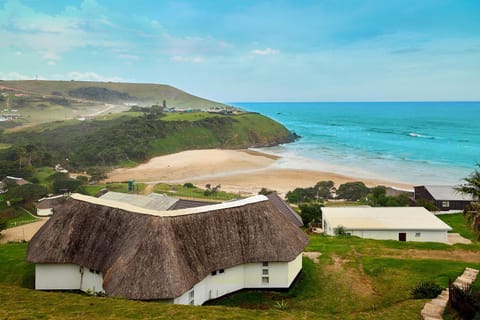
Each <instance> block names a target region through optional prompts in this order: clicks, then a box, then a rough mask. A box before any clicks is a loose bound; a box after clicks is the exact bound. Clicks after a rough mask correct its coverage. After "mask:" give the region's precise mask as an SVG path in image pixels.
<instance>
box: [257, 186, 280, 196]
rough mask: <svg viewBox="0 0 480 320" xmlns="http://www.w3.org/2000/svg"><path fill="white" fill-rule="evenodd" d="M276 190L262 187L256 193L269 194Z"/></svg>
mask: <svg viewBox="0 0 480 320" xmlns="http://www.w3.org/2000/svg"><path fill="white" fill-rule="evenodd" d="M276 192H277V191H275V190H270V189H268V188H265V187H264V188H262V189H260V191H259V192H258V194H263V195H264V196H268V195H269V194H271V193H276Z"/></svg>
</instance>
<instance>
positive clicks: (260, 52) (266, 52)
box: [250, 48, 280, 56]
mask: <svg viewBox="0 0 480 320" xmlns="http://www.w3.org/2000/svg"><path fill="white" fill-rule="evenodd" d="M250 52H251V53H253V54H256V55H260V56H268V55H272V54H278V53H280V51H278V50H276V49H272V48H265V49H254V50H252V51H250Z"/></svg>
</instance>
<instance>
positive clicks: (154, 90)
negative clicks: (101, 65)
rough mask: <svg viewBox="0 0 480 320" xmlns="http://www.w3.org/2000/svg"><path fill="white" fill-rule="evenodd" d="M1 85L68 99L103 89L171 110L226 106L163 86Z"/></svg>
mask: <svg viewBox="0 0 480 320" xmlns="http://www.w3.org/2000/svg"><path fill="white" fill-rule="evenodd" d="M0 86H7V87H12V88H16V89H20V90H25V91H28V92H33V93H36V94H39V95H50V94H51V93H52V92H54V91H57V92H60V93H62V94H64V95H65V96H68V91H70V90H73V89H78V88H82V87H100V88H107V89H110V90H115V91H120V92H125V93H128V94H129V95H130V96H132V97H136V98H139V99H140V100H142V101H145V102H146V103H147V102H148V103H152V104H153V103H160V104H161V103H162V102H163V100H166V102H167V106H168V107H190V108H200V109H203V108H210V107H213V106H224V104H221V103H218V102H214V101H211V100H207V99H203V98H200V97H197V96H194V95H191V94H189V93H187V92H185V91H182V90H180V89H177V88H174V87H172V86H169V85H163V84H149V83H119V82H92V81H45V80H19V81H1V82H0Z"/></svg>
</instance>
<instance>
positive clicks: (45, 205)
mask: <svg viewBox="0 0 480 320" xmlns="http://www.w3.org/2000/svg"><path fill="white" fill-rule="evenodd" d="M64 201H65V196H64V195H58V196H53V197H48V198H42V199H39V200H38V201H37V203H36V204H35V207H37V216H39V217H48V216H51V215H52V214H53V211H54V207H55V206H58V205H60V204H62V203H63V202H64Z"/></svg>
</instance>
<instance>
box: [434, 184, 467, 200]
mask: <svg viewBox="0 0 480 320" xmlns="http://www.w3.org/2000/svg"><path fill="white" fill-rule="evenodd" d="M425 188H426V189H427V191H428V192H429V193H430V194H431V195H432V197H433V198H434V199H435V200H449V201H473V200H474V199H473V197H472V195H470V194H464V193H461V192H459V191H457V190H455V188H454V187H452V186H425Z"/></svg>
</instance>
